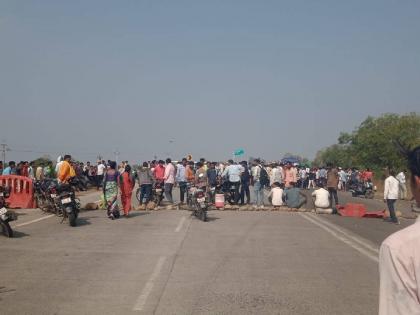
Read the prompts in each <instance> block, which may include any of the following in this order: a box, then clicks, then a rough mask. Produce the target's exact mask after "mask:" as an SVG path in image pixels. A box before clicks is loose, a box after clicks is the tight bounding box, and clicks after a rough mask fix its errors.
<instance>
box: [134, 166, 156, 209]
mask: <svg viewBox="0 0 420 315" xmlns="http://www.w3.org/2000/svg"><path fill="white" fill-rule="evenodd" d="M137 175H138V181H139V187H140V200H139V203H140V205H142V204H143V200H144V199H146V204H148V203H149V201H150V199H151V197H152V186H153V173H152V171H151V169H150V168H149V164H148V163H147V162H143V167H141V168H140V169H139V171H138V172H137Z"/></svg>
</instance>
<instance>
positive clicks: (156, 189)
mask: <svg viewBox="0 0 420 315" xmlns="http://www.w3.org/2000/svg"><path fill="white" fill-rule="evenodd" d="M163 192H164V190H163V183H162V182H155V183H154V184H153V186H152V193H151V196H150V197H149V200H151V201H153V202H154V204H155V205H156V206H159V205H160V203H161V202H162V200H163ZM140 197H141V187H139V188H137V191H136V199H137V200H138V201H139V202H140Z"/></svg>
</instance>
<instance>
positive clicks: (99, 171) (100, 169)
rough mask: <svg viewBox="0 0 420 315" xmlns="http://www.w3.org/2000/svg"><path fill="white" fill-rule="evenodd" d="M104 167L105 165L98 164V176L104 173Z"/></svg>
mask: <svg viewBox="0 0 420 315" xmlns="http://www.w3.org/2000/svg"><path fill="white" fill-rule="evenodd" d="M105 169H106V167H105V165H103V164H102V163H101V164H98V171H97V173H96V174H97V175H98V176H101V175H104V172H105Z"/></svg>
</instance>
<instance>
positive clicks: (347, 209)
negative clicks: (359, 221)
mask: <svg viewBox="0 0 420 315" xmlns="http://www.w3.org/2000/svg"><path fill="white" fill-rule="evenodd" d="M338 213H339V214H340V215H341V216H343V217H356V218H362V217H364V216H365V215H366V213H367V211H366V207H365V205H363V204H361V203H348V204H346V205H345V206H344V207H343V206H341V207H339V208H338Z"/></svg>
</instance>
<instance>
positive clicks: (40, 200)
mask: <svg viewBox="0 0 420 315" xmlns="http://www.w3.org/2000/svg"><path fill="white" fill-rule="evenodd" d="M35 200H36V205H37V207H38V208H39V209H41V210H42V211H44V212H48V211H47V210H48V209H47V207H46V206H45V201H44V198H42V197H41V196H39V195H37V196H36V197H35Z"/></svg>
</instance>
